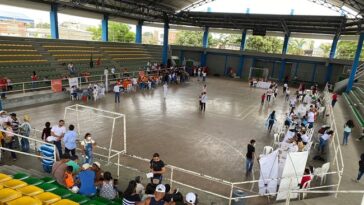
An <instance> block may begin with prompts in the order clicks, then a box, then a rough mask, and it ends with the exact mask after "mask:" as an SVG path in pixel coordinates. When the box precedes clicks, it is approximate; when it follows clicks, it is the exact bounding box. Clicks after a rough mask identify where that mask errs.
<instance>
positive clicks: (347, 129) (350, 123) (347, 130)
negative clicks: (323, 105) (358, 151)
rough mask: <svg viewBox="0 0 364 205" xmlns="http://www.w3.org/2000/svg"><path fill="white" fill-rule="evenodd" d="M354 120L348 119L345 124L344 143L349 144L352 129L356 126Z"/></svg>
mask: <svg viewBox="0 0 364 205" xmlns="http://www.w3.org/2000/svg"><path fill="white" fill-rule="evenodd" d="M354 127H355V126H354V122H353V121H352V120H348V121H347V122H346V123H345V125H344V137H343V145H348V140H349V136H350V134H351V129H352V128H354Z"/></svg>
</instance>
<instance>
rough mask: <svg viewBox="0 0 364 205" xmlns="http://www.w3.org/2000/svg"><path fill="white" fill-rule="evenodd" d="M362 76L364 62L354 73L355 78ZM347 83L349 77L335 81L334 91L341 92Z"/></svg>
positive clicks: (363, 74) (363, 73)
mask: <svg viewBox="0 0 364 205" xmlns="http://www.w3.org/2000/svg"><path fill="white" fill-rule="evenodd" d="M363 76H364V64H361V65H359V66H358V69H357V70H356V73H355V80H358V79H359V78H361V77H363ZM348 83H349V78H346V79H344V80H342V81H339V82H337V83H335V87H334V92H343V91H344V90H345V89H346V86H347V85H348Z"/></svg>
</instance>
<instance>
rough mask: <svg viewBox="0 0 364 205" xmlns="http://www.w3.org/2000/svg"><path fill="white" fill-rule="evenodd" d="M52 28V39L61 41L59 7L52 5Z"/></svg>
mask: <svg viewBox="0 0 364 205" xmlns="http://www.w3.org/2000/svg"><path fill="white" fill-rule="evenodd" d="M49 14H50V18H51V19H50V24H51V25H50V26H51V37H52V38H53V39H59V33H58V6H57V4H51V11H50V13H49Z"/></svg>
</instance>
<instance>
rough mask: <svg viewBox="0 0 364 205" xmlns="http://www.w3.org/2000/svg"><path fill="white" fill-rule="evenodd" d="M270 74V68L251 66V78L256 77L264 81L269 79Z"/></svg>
mask: <svg viewBox="0 0 364 205" xmlns="http://www.w3.org/2000/svg"><path fill="white" fill-rule="evenodd" d="M268 75H269V69H268V68H255V67H250V70H249V79H252V78H255V79H261V80H263V81H267V80H268Z"/></svg>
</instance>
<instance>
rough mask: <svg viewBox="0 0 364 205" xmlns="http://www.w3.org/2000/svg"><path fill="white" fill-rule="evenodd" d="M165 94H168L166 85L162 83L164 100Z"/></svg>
mask: <svg viewBox="0 0 364 205" xmlns="http://www.w3.org/2000/svg"><path fill="white" fill-rule="evenodd" d="M167 94H168V84H167V83H164V85H163V96H164V99H166V98H167Z"/></svg>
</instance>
